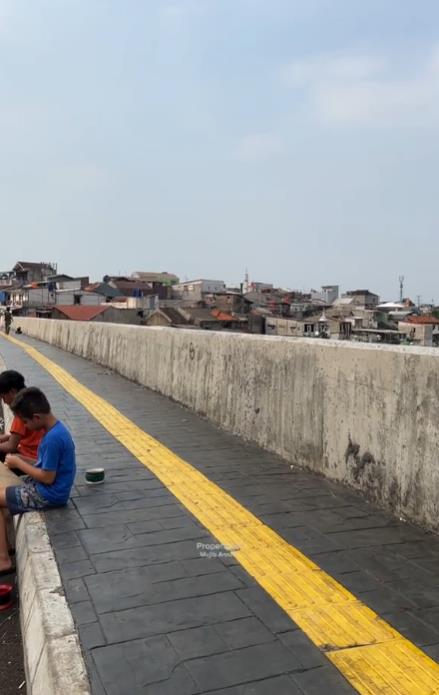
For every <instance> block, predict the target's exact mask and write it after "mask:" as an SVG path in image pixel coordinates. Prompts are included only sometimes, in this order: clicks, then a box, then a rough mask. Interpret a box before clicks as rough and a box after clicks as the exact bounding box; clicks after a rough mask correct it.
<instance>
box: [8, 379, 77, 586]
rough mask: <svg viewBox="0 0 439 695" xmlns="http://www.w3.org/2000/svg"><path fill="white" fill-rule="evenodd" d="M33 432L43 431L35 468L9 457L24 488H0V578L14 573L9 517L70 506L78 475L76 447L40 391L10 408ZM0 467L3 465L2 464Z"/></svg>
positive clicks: (28, 393) (28, 391)
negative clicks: (71, 494) (9, 546)
mask: <svg viewBox="0 0 439 695" xmlns="http://www.w3.org/2000/svg"><path fill="white" fill-rule="evenodd" d="M11 408H12V411H13V413H14V415H17V416H18V417H19V418H20V419H21V420H22V421H23V422H24V424H25V425H26V427H27V428H28V429H29V430H31V431H42V432H43V438H42V440H41V443H40V446H39V449H38V460H37V462H36V464H35V465H32V464H30V463H28V462H26V461H25V460H24V459H23V458H21V457H20V456H16V455H14V454H7V456H6V460H5V465H6V466H7V467H8V468H19V469H20V470H21V471H22V472H23V473H24V474H25V477H24V478H22V480H21V481H20V482H21V483H22V484H21V485H12V486H8V487H5V486H2V487H0V511H2V512H3V514H2V513H0V576H1V575H2V574H3V575H5V574H8V573H10V572H11V567H12V562H11V559H10V557H9V549H8V540H7V530H6V517H7V512H9V514H11V515H14V514H22V513H23V512H31V511H34V510H47V509H53V508H54V507H62V506H64V505H65V504H67V502H68V500H69V496H70V491H71V489H72V485H73V481H74V479H75V473H76V462H75V445H74V444H73V440H72V437H71V435H70V432H69V431H68V429H67V428H66V427H65V425H63V424H62V422H60V421H59V420H57V419H56V417H55V416H54V415H53V413H52V412H51V410H50V405H49V402H48V400H47V398H46V396H45V395H44V393H42V391H40V390H39V389H37V388H28V389H24V390H23V391H20V393H19V394H18V395H17V397H16V398H15V400H14V401H13V402H12V404H11ZM0 465H1V464H0Z"/></svg>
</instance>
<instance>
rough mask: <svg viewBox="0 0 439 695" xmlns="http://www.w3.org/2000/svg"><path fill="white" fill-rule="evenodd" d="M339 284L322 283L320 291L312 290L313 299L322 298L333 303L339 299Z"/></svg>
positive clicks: (326, 302)
mask: <svg viewBox="0 0 439 695" xmlns="http://www.w3.org/2000/svg"><path fill="white" fill-rule="evenodd" d="M338 294H339V286H338V285H322V288H321V290H320V291H318V292H317V291H316V290H311V299H321V300H322V302H325V304H328V305H329V304H333V303H334V302H335V300H336V299H338Z"/></svg>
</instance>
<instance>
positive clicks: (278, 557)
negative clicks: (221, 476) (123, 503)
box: [8, 338, 439, 695]
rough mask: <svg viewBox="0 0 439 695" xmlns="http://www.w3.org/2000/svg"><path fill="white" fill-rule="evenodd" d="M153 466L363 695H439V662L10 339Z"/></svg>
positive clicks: (54, 367)
mask: <svg viewBox="0 0 439 695" xmlns="http://www.w3.org/2000/svg"><path fill="white" fill-rule="evenodd" d="M8 340H10V342H12V343H13V344H14V345H18V346H19V347H21V348H22V349H23V350H25V351H26V352H27V353H28V355H30V356H31V357H32V358H33V359H34V360H35V361H36V362H38V363H39V364H40V365H41V366H42V367H44V369H46V370H47V371H48V372H49V373H50V374H51V375H52V376H53V378H54V379H55V380H56V381H57V382H58V383H59V384H60V385H61V386H62V387H63V388H64V389H65V390H66V391H67V392H68V393H70V394H71V395H72V396H73V397H74V398H76V400H77V401H79V403H81V404H82V405H83V406H84V407H85V408H86V409H87V410H88V411H89V412H90V413H91V414H92V416H93V417H94V418H96V420H98V422H100V424H101V425H103V427H105V429H107V430H108V432H110V434H112V435H113V437H115V439H117V440H118V441H119V442H121V444H123V445H124V446H125V447H126V448H127V449H128V451H130V452H131V453H132V454H133V455H134V456H135V457H136V458H137V459H138V460H139V461H140V462H141V463H143V465H144V466H146V467H147V468H148V469H149V470H150V471H151V472H152V473H154V475H156V476H157V478H159V479H160V480H161V482H162V483H163V484H164V485H165V486H166V487H167V488H168V489H169V490H170V491H171V492H172V494H173V495H175V497H176V498H177V499H179V500H180V502H181V503H182V504H183V505H184V506H185V507H186V508H187V509H188V510H189V511H190V512H191V513H192V514H193V515H194V516H195V517H196V518H197V519H198V520H199V521H200V522H201V523H202V524H203V526H205V527H206V528H207V529H208V530H209V531H210V533H211V534H212V535H213V536H215V538H217V540H218V542H219V543H221V544H223V545H225V546H228V547H233V548H235V550H234V551H233V552H234V555H235V557H236V558H237V560H238V561H239V562H240V563H241V565H242V566H243V567H244V568H245V569H246V570H247V572H248V573H249V574H250V575H251V576H252V577H254V578H255V580H256V581H257V582H258V583H259V584H260V586H261V587H263V588H264V589H265V590H266V591H267V593H268V594H270V596H271V597H272V598H273V599H274V600H275V601H276V603H277V604H278V605H279V606H281V608H282V609H283V610H284V611H285V612H286V613H287V614H288V615H289V616H290V617H291V618H292V620H293V621H294V622H295V623H297V625H299V627H300V628H301V629H302V630H303V632H305V634H307V635H308V637H309V638H310V639H311V640H312V641H313V642H314V644H315V645H316V646H317V647H319V648H320V649H321V650H322V651H323V652H325V654H326V656H327V658H328V659H329V660H330V661H331V662H332V663H333V664H334V665H335V666H336V667H337V668H338V669H339V671H340V672H341V673H342V674H343V675H344V677H345V678H346V679H347V680H348V681H349V682H350V683H351V685H352V686H353V687H354V688H355V689H356V690H357V691H358V692H359V693H361V694H362V695H439V665H438V664H437V663H436V662H435V661H433V660H432V659H430V658H429V657H428V656H427V655H426V654H425V653H424V652H422V651H421V650H420V649H418V648H417V647H416V646H415V645H413V644H412V643H411V642H409V641H408V640H407V639H405V638H404V637H403V636H402V635H401V634H400V633H398V632H397V631H396V630H394V629H393V628H392V627H391V626H390V625H389V624H388V623H386V622H385V621H384V620H382V619H381V618H380V617H379V616H378V615H377V614H376V613H374V612H373V611H372V610H370V609H369V608H368V607H367V606H366V605H365V604H363V603H361V602H360V601H358V600H357V598H356V597H355V596H354V595H353V594H351V593H350V592H349V591H347V590H346V589H345V588H344V587H343V586H342V585H341V584H339V583H338V582H337V581H335V580H334V579H333V578H332V577H331V576H329V575H328V574H327V573H326V572H323V571H322V570H321V569H320V568H319V567H318V566H317V565H316V564H315V563H314V562H312V561H311V560H310V559H309V558H307V557H306V556H305V555H303V553H301V552H300V551H299V550H298V549H297V548H294V547H293V546H291V545H290V544H289V543H287V542H286V541H284V540H283V539H282V538H281V537H280V536H279V535H278V534H277V533H276V532H275V531H273V530H272V529H271V528H269V527H268V526H266V525H265V524H263V523H262V522H261V521H260V520H259V519H258V518H257V517H255V516H254V515H253V514H252V513H250V512H249V511H248V510H247V509H245V508H244V507H243V506H242V505H240V504H239V502H237V501H236V500H234V499H233V498H232V497H231V496H230V495H228V494H227V493H226V492H224V490H222V489H221V488H220V487H218V485H216V484H214V483H213V482H211V481H210V480H209V479H208V478H206V476H204V475H203V474H202V473H200V472H199V471H198V470H196V469H195V468H194V467H193V466H191V465H190V464H189V463H187V462H186V461H184V460H182V459H181V458H180V457H179V456H177V455H176V454H174V453H173V452H172V451H170V450H169V449H167V448H166V447H165V446H164V445H163V444H161V443H160V442H159V441H157V440H156V439H154V438H153V437H151V436H150V435H148V434H147V433H146V432H144V431H143V430H142V429H140V427H138V426H137V425H135V424H134V423H133V422H132V421H131V420H129V419H128V418H127V417H126V416H125V415H123V414H122V413H121V412H120V411H118V410H117V409H116V408H114V407H113V406H112V405H110V404H109V403H108V402H107V401H105V400H104V399H103V398H101V397H100V396H97V395H96V394H95V393H93V392H92V391H90V389H88V388H87V387H86V386H84V385H83V384H81V383H80V382H79V381H77V379H75V378H74V377H72V376H71V375H70V374H69V373H68V372H67V371H66V370H65V369H63V368H61V367H60V366H58V365H57V364H56V363H55V362H53V361H52V360H50V359H48V358H47V357H45V356H44V355H43V354H42V353H40V352H39V351H38V350H36V349H35V348H33V347H30V346H28V345H25V344H23V343H21V342H19V341H18V340H16V339H15V338H8Z"/></svg>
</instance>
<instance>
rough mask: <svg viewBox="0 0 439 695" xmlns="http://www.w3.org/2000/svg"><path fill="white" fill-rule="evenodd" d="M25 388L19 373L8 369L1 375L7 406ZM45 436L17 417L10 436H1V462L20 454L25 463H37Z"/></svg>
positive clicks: (1, 394)
mask: <svg viewBox="0 0 439 695" xmlns="http://www.w3.org/2000/svg"><path fill="white" fill-rule="evenodd" d="M25 387H26V385H25V383H24V377H23V376H22V374H20V373H19V372H16V371H14V370H13V369H8V370H7V371H5V372H2V373H1V374H0V398H1V399H2V401H3V402H4V403H6V405H9V406H10V405H11V403H12V401H13V400H14V398H15V397H16V396H17V394H18V392H19V391H21V390H22V389H24V388H25ZM43 435H44V432H43V430H30V429H28V428H27V427H26V425H25V424H24V422H23V421H22V420H20V418H19V417H18V416H15V417H14V419H13V421H12V425H11V429H10V432H9V434H2V435H0V461H4V460H5V456H6V454H15V453H18V454H19V455H20V456H21V458H22V459H23V460H24V461H28V462H29V463H35V461H36V460H37V451H38V445H39V443H40V441H41V439H42V437H43ZM16 472H18V471H16ZM18 474H19V475H20V472H18Z"/></svg>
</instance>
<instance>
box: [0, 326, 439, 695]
mask: <svg viewBox="0 0 439 695" xmlns="http://www.w3.org/2000/svg"><path fill="white" fill-rule="evenodd" d="M0 353H1V355H2V356H3V358H4V360H5V362H6V364H7V366H8V367H9V368H14V369H17V370H19V371H22V372H23V374H25V376H26V380H27V382H28V384H30V385H31V384H32V385H36V386H39V387H40V388H42V389H43V390H44V391H45V392H46V393H47V395H48V397H49V400H50V401H51V404H52V406H53V410H54V412H55V413H56V414H57V416H58V417H59V418H60V419H62V420H63V421H64V422H65V423H66V424H67V426H68V427H69V428H70V429H71V431H72V433H73V436H74V438H75V442H76V447H77V456H78V464H79V473H78V477H77V481H76V487H75V491H74V496H73V498H72V502H71V504H69V506H68V508H66V509H63V510H56V511H52V512H50V513H47V514H46V520H47V526H48V529H49V535H50V540H51V543H52V545H53V548H54V550H55V554H56V559H57V562H58V566H59V570H60V574H61V577H62V581H63V587H64V591H65V594H66V597H67V599H68V602H69V606H70V608H71V611H72V614H73V618H74V620H75V623H76V626H77V629H78V633H79V638H80V642H81V645H82V649H83V651H84V655H85V658H86V663H87V667H88V673H89V677H90V682H91V690H92V692H93V695H102V694H104V693H106V694H107V695H127V694H128V693H129V695H138V694H139V695H140V694H142V695H145V694H146V695H165V694H172V695H202V694H207V693H216V694H217V695H219V694H221V695H244V694H245V695H271V694H273V695H284V694H285V695H287V694H288V695H295V694H297V695H314V694H320V693H321V694H322V695H323V694H324V695H328V693H330V694H331V695H332V694H334V695H342V694H344V693H346V694H347V693H356V692H360V693H365V694H366V693H367V694H368V695H378V694H381V693H389V694H392V695H409V694H410V695H416V694H418V695H433V693H438V692H439V665H438V663H437V662H438V660H439V620H438V615H439V583H438V581H437V568H438V565H439V539H438V538H437V537H436V536H434V535H431V534H427V533H424V532H423V531H421V530H419V529H417V528H415V527H412V526H410V525H408V524H405V523H401V522H399V521H398V520H396V519H394V518H392V517H390V516H389V515H387V514H385V513H383V512H381V511H379V510H378V509H376V508H374V507H373V506H371V505H369V504H368V503H367V502H365V501H363V500H362V499H361V498H360V497H359V496H357V495H356V494H354V493H352V492H350V491H349V490H348V489H346V488H343V487H341V486H338V485H336V484H334V483H331V482H328V481H326V480H324V479H323V478H320V477H315V476H312V475H310V474H307V473H305V472H303V471H301V470H299V469H297V468H291V467H290V465H289V464H287V463H285V462H284V461H282V460H281V459H279V458H277V457H276V456H275V455H273V454H270V453H267V452H265V451H262V450H260V449H258V448H257V447H255V446H249V445H247V444H245V443H244V442H242V441H241V440H239V439H238V438H236V437H234V436H232V435H230V434H226V433H224V432H222V431H220V430H218V429H217V428H215V427H214V426H213V425H211V424H210V423H209V422H207V421H205V420H204V419H202V418H200V417H198V416H197V415H195V414H193V413H191V412H190V411H188V410H186V409H185V408H183V407H181V406H179V405H177V404H175V403H173V402H172V401H170V400H168V399H166V398H164V397H163V396H160V395H158V394H157V393H154V392H152V391H149V390H147V389H145V388H143V387H141V386H138V385H136V384H135V383H132V382H130V381H128V380H125V379H123V378H122V377H120V376H117V375H115V374H114V373H112V372H110V371H109V370H107V369H104V368H103V367H100V366H99V365H96V364H93V363H91V362H87V361H85V360H83V359H82V358H79V357H76V356H73V355H71V354H68V353H65V352H63V351H61V350H59V349H57V348H54V347H51V346H48V345H47V344H45V343H40V342H38V341H35V340H31V339H29V338H25V337H23V338H20V340H19V341H17V340H15V339H14V340H13V341H6V340H5V339H2V340H1V342H0ZM95 466H103V467H104V468H105V469H106V481H105V483H104V484H103V485H101V486H94V487H93V486H88V485H86V484H85V481H84V470H85V469H86V468H90V467H95Z"/></svg>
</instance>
